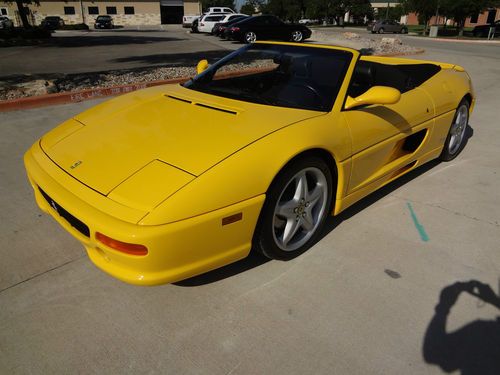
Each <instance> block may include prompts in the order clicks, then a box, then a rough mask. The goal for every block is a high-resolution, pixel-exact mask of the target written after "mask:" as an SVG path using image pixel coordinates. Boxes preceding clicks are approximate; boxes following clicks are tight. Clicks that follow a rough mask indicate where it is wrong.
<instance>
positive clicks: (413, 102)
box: [342, 83, 434, 194]
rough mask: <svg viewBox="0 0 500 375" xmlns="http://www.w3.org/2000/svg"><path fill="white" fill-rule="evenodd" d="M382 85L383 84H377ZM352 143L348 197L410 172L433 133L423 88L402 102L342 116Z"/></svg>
mask: <svg viewBox="0 0 500 375" xmlns="http://www.w3.org/2000/svg"><path fill="white" fill-rule="evenodd" d="M377 85H380V83H377ZM342 116H343V117H344V120H345V122H346V123H347V124H348V127H349V130H350V133H351V140H352V172H351V178H350V181H349V185H348V189H347V193H348V194H352V193H354V192H356V191H358V190H360V189H365V188H366V189H370V185H372V186H373V184H375V185H376V184H377V183H378V186H380V185H381V184H382V183H383V182H384V181H387V180H389V179H392V178H394V177H395V176H397V175H398V174H400V173H402V172H404V170H405V169H406V168H411V166H412V163H413V162H414V160H415V155H416V154H417V152H418V151H419V149H420V145H422V144H423V143H424V141H425V139H426V138H427V133H428V132H430V131H432V124H433V117H434V105H433V102H432V100H431V98H430V97H429V95H428V94H427V93H426V92H425V91H424V90H422V89H420V88H418V87H417V88H414V89H412V90H409V91H406V92H404V93H402V94H401V98H400V100H399V102H397V103H395V104H388V105H369V106H364V107H355V108H353V109H351V110H344V111H343V112H342Z"/></svg>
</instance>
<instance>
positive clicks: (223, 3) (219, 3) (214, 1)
mask: <svg viewBox="0 0 500 375" xmlns="http://www.w3.org/2000/svg"><path fill="white" fill-rule="evenodd" d="M201 6H202V8H203V9H204V10H206V9H208V8H210V7H228V8H231V9H234V8H235V6H234V1H233V0H201Z"/></svg>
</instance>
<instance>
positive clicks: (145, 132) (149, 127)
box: [40, 85, 324, 209]
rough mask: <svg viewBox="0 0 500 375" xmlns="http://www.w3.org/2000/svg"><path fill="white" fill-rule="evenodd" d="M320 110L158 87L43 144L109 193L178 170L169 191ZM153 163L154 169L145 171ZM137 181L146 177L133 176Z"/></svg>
mask: <svg viewBox="0 0 500 375" xmlns="http://www.w3.org/2000/svg"><path fill="white" fill-rule="evenodd" d="M322 114H324V113H322V112H316V111H307V110H299V109H291V108H280V107H271V106H265V105H260V104H253V103H247V102H242V101H237V100H231V99H225V98H221V97H215V96H213V95H208V94H203V93H199V92H196V91H193V90H189V89H186V88H184V87H182V86H180V85H168V86H157V87H153V88H149V89H145V90H140V91H136V92H133V93H130V94H128V95H124V96H121V97H118V98H115V99H113V100H110V101H108V102H105V103H102V104H100V105H98V106H96V107H94V108H92V109H90V110H88V111H86V112H83V113H81V114H79V115H78V116H76V117H74V118H73V119H71V120H69V121H67V122H65V123H63V124H62V125H60V126H59V127H57V128H55V129H54V130H52V131H51V132H49V133H48V134H46V135H45V136H44V137H43V138H42V140H41V142H40V145H41V147H42V149H43V150H44V152H45V153H46V154H47V155H48V157H49V158H51V160H52V161H53V162H55V163H56V164H57V165H58V166H59V167H60V168H62V169H63V170H65V171H66V172H67V173H68V174H70V175H72V176H73V177H74V178H76V179H78V180H79V181H80V182H82V183H84V184H85V185H87V186H89V187H90V188H92V189H94V190H96V191H98V192H99V193H101V194H103V195H108V194H109V193H110V192H111V191H112V190H113V189H115V188H116V187H117V186H119V185H120V184H121V183H122V182H123V181H125V180H127V179H128V178H129V177H131V176H132V175H134V174H135V175H141V173H143V174H144V175H146V176H148V178H149V179H151V180H152V181H151V183H153V184H154V183H156V182H155V181H154V179H155V178H154V175H155V174H154V172H153V171H154V170H156V169H159V168H158V166H160V165H161V166H163V167H162V168H161V170H162V173H161V174H164V175H168V176H173V175H175V176H178V177H177V181H172V184H173V186H171V187H169V188H168V189H167V190H169V191H170V190H175V189H176V188H180V187H181V186H182V185H183V183H185V182H186V181H189V180H190V178H187V176H190V177H191V178H195V177H196V176H199V175H200V174H202V173H203V172H204V171H206V170H207V169H209V168H211V167H212V166H214V165H215V164H217V163H219V162H220V161H222V160H223V159H225V158H227V157H228V156H230V155H231V154H233V153H235V152H237V151H238V150H240V149H241V148H243V147H245V146H247V145H248V144H250V143H252V142H255V141H256V140H258V139H259V138H262V137H264V136H266V135H267V134H270V133H272V132H274V131H276V130H278V129H280V128H283V127H285V126H287V125H290V124H292V123H295V122H298V121H301V120H305V119H307V118H311V117H315V116H319V115H322ZM152 162H155V164H154V165H155V168H151V166H149V167H148V168H147V172H144V171H143V172H139V171H141V169H143V168H145V167H146V166H147V165H150V164H151V163H152ZM157 162H160V163H161V164H158V163H157ZM164 166H168V167H169V168H171V169H172V170H170V171H167V169H166V167H164ZM173 169H175V170H177V171H178V172H179V171H181V172H182V173H184V176H182V177H181V175H182V173H177V172H175V173H174V172H173ZM181 182H182V183H181ZM148 183H149V182H148ZM133 184H135V185H140V184H141V181H138V179H137V178H135V179H134V183H133ZM158 189H159V190H161V189H160V188H158ZM146 193H147V192H145V194H146ZM164 198H166V197H164ZM146 206H148V205H146ZM146 206H144V208H145V209H146V208H147V207H146Z"/></svg>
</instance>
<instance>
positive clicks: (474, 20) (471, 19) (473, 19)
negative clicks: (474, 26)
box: [470, 13, 479, 23]
mask: <svg viewBox="0 0 500 375" xmlns="http://www.w3.org/2000/svg"><path fill="white" fill-rule="evenodd" d="M478 18H479V13H476V14H474V15H473V16H471V17H470V23H477V19H478Z"/></svg>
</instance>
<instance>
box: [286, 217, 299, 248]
mask: <svg viewBox="0 0 500 375" xmlns="http://www.w3.org/2000/svg"><path fill="white" fill-rule="evenodd" d="M299 228H300V223H299V221H298V220H295V219H289V220H287V222H286V226H285V230H284V231H283V245H285V246H286V245H288V242H290V240H291V239H292V238H293V236H295V234H296V233H297V231H298V230H299Z"/></svg>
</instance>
